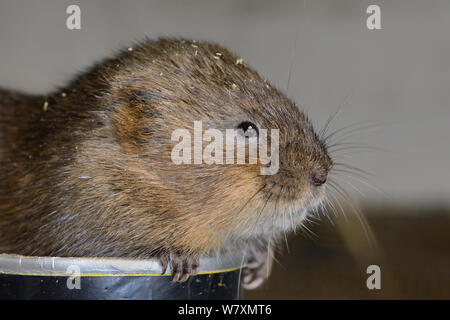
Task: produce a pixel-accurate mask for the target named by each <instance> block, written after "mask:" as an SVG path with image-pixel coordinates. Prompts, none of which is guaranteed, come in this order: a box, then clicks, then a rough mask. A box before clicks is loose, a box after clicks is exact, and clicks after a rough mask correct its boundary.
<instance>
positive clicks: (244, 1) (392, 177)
mask: <svg viewBox="0 0 450 320" xmlns="http://www.w3.org/2000/svg"><path fill="white" fill-rule="evenodd" d="M70 4H78V5H79V6H80V8H81V30H68V29H67V28H66V19H67V16H68V15H67V14H66V8H67V6H68V5H70ZM370 4H378V5H379V6H380V7H381V25H382V30H368V29H367V27H366V19H367V16H368V15H367V14H366V8H367V7H368V5H370ZM449 17H450V1H445V0H444V1H415V0H396V1H379V0H377V1H361V0H339V1H336V0H320V1H318V0H314V1H312V0H306V1H303V0H300V1H295V0H287V1H273V0H258V1H257V0H232V1H211V0H200V1H193V0H191V1H167V0H164V1H163V0H160V1H138V0H132V1H119V0H110V1H99V0H96V1H93V0H89V1H61V0H59V1H58V0H49V1H47V0H45V1H44V0H40V1H25V0H19V1H18V0H1V1H0V86H1V87H8V88H15V89H22V90H25V91H28V92H34V93H46V92H48V91H51V90H52V89H54V88H56V87H58V86H61V85H63V84H65V83H67V81H68V80H69V79H71V77H72V76H73V75H75V74H76V73H78V72H79V71H81V70H83V69H85V68H86V67H88V66H90V65H91V64H92V63H93V62H95V61H97V60H98V59H101V58H102V57H105V56H109V55H111V54H113V53H114V51H115V50H117V49H119V48H122V47H129V46H132V44H133V41H136V40H139V39H142V38H143V37H144V36H148V37H150V38H157V37H160V36H176V37H187V38H192V39H197V40H210V41H214V42H218V43H221V44H223V45H225V46H227V47H229V48H231V49H232V50H233V51H235V52H236V53H237V54H238V55H240V56H241V57H242V58H243V59H244V60H245V61H246V62H247V63H248V64H250V65H251V66H253V67H254V68H255V69H256V70H258V71H259V72H260V74H262V75H263V76H264V77H265V78H267V79H268V80H269V81H270V82H272V83H273V84H274V85H276V86H277V87H279V88H280V89H282V90H284V91H286V89H287V84H288V77H289V72H290V70H291V80H290V84H289V89H288V92H287V94H288V96H289V97H291V98H292V99H294V100H295V101H296V102H297V103H298V104H299V105H300V106H301V108H302V109H303V110H306V111H307V112H308V114H309V116H310V117H311V118H312V120H313V122H314V124H315V125H316V127H317V128H318V129H320V128H321V127H322V126H323V125H324V124H325V122H326V120H327V118H328V117H329V116H330V115H331V114H333V113H334V112H335V111H336V110H337V109H338V107H339V105H343V107H342V109H341V111H340V112H339V114H338V115H337V117H336V118H335V119H334V120H333V122H332V124H331V128H330V129H331V130H333V129H334V130H336V129H339V128H342V127H344V126H347V125H350V124H353V123H359V122H362V123H363V126H364V123H367V124H375V126H373V127H369V128H367V129H366V130H361V131H356V132H353V135H352V136H350V137H349V139H347V141H351V142H355V143H358V144H362V145H364V146H370V147H374V148H376V149H373V150H369V151H368V152H360V151H362V150H359V149H349V150H347V151H348V152H350V151H358V152H357V153H352V154H346V155H344V156H345V158H343V157H341V162H345V163H348V164H351V165H354V166H357V167H359V168H361V169H363V170H366V171H369V172H371V173H372V174H373V175H372V176H370V177H369V178H368V180H364V179H363V181H359V180H358V178H356V179H352V180H349V179H348V178H345V177H341V180H342V181H343V182H342V186H344V187H345V186H347V187H348V188H349V190H352V186H354V187H355V188H356V189H358V190H360V191H361V192H362V193H363V194H364V195H365V197H363V196H361V195H359V193H357V192H356V191H355V192H354V193H355V195H356V196H357V197H359V198H360V200H361V201H366V203H371V204H373V203H375V204H381V203H383V204H384V203H390V204H402V205H403V204H409V205H417V204H425V205H427V204H443V205H449V204H450V196H449V195H450V182H449V181H450V170H449V162H450V161H449V160H450V141H449V140H450V126H449V122H450V41H449V40H450V36H449V35H450V19H449ZM378 148H380V150H379V149H378ZM343 153H347V152H343ZM348 182H350V183H351V184H352V186H350V185H348ZM369 184H370V186H369ZM378 189H380V190H378Z"/></svg>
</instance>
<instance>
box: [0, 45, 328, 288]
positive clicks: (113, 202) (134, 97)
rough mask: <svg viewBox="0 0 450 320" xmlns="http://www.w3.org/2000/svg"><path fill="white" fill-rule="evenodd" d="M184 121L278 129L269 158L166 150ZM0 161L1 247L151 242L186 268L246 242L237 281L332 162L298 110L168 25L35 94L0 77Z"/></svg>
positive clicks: (191, 270)
mask: <svg viewBox="0 0 450 320" xmlns="http://www.w3.org/2000/svg"><path fill="white" fill-rule="evenodd" d="M194 121H202V123H203V126H204V128H216V129H219V130H225V129H227V128H237V130H242V131H243V132H244V134H245V131H247V130H250V129H252V130H256V132H258V129H260V128H268V129H278V130H279V169H278V172H277V173H276V174H274V175H261V174H260V169H261V166H263V164H261V163H256V164H249V163H246V164H222V165H220V164H210V165H208V164H204V163H203V164H195V165H194V164H181V165H178V164H175V163H174V162H173V161H171V151H172V149H173V147H174V141H172V140H171V134H172V132H174V130H176V129H179V128H182V129H186V130H189V131H192V125H193V122H194ZM0 162H1V169H0V178H1V179H0V252H10V253H18V254H24V255H39V256H110V257H132V258H148V257H154V256H158V257H159V259H160V261H161V263H162V264H163V267H164V269H165V268H166V267H167V265H168V264H170V265H171V267H172V270H173V271H174V273H175V276H174V280H179V281H185V280H186V279H187V278H188V277H189V275H191V274H195V273H196V270H197V267H198V258H199V257H200V256H201V255H203V254H206V253H209V252H211V251H221V250H225V249H227V248H236V247H244V246H245V247H249V248H251V249H250V250H248V252H249V259H250V263H249V269H248V270H247V271H246V273H247V274H248V273H250V274H251V273H252V272H253V273H254V275H255V276H254V277H251V276H250V277H247V278H248V279H249V280H248V281H247V283H248V284H249V286H251V285H250V283H252V281H253V283H255V282H254V281H255V279H256V278H260V275H261V268H263V267H264V266H263V264H264V261H265V259H260V256H264V253H266V252H267V247H268V243H269V241H276V239H277V238H278V237H279V236H280V235H281V234H283V233H284V232H287V231H289V230H291V229H292V228H295V226H297V225H299V224H300V223H301V222H302V221H303V220H304V219H305V217H306V215H307V212H308V210H309V209H311V208H314V207H315V206H317V205H318V203H320V201H321V200H322V198H323V195H324V192H325V185H326V184H325V181H326V177H327V173H328V171H329V170H330V168H331V166H332V161H331V159H330V157H329V156H328V154H327V151H326V148H325V146H324V144H323V143H322V142H321V141H320V139H319V138H318V136H317V135H316V134H315V132H314V130H313V128H312V126H311V124H310V123H309V122H308V120H307V119H306V117H305V116H304V114H303V113H302V112H301V111H300V110H299V109H298V107H297V106H296V105H295V104H294V103H293V102H292V101H290V100H289V99H288V98H286V97H285V96H284V95H283V94H282V93H280V92H279V91H278V90H277V89H275V88H274V87H273V86H271V85H270V84H268V83H267V82H266V81H264V80H263V79H262V78H261V77H260V76H259V75H258V74H257V73H256V72H255V71H253V70H252V69H250V68H249V67H248V66H247V65H246V64H245V63H243V61H242V59H239V57H237V56H235V55H234V54H232V53H231V52H229V51H228V50H227V49H225V48H223V47H221V46H218V45H215V44H211V43H206V42H194V41H188V40H171V39H162V40H158V41H145V42H143V43H141V44H139V45H138V46H136V47H133V48H129V49H125V50H124V51H122V52H121V53H120V54H118V55H117V56H116V57H111V58H108V59H105V60H104V61H102V62H100V63H98V64H96V65H95V66H94V67H93V68H92V69H91V70H89V71H87V72H86V73H83V74H81V75H80V76H79V77H77V78H76V80H74V81H73V82H72V83H70V84H69V85H68V86H67V87H65V88H63V89H61V90H59V91H58V92H55V93H53V94H51V95H48V96H31V95H26V94H23V93H18V92H11V91H6V90H2V91H0ZM260 253H261V254H260ZM265 267H266V268H267V266H265ZM258 283H259V282H258Z"/></svg>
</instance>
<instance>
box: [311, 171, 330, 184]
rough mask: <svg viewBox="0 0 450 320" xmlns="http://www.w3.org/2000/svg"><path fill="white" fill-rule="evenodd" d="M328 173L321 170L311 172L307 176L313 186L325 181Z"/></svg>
mask: <svg viewBox="0 0 450 320" xmlns="http://www.w3.org/2000/svg"><path fill="white" fill-rule="evenodd" d="M327 177H328V173H327V172H321V173H312V174H311V175H310V176H309V181H310V182H311V183H312V184H313V185H315V186H317V187H318V186H321V185H323V184H324V183H325V182H326V181H327Z"/></svg>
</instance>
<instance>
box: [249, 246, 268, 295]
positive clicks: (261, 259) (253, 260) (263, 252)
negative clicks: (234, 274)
mask: <svg viewBox="0 0 450 320" xmlns="http://www.w3.org/2000/svg"><path fill="white" fill-rule="evenodd" d="M272 254H273V253H272V251H271V250H269V249H260V248H253V250H251V255H250V257H249V259H248V262H247V265H246V267H245V268H244V269H243V270H242V271H243V278H242V280H243V287H244V289H246V290H252V289H256V288H258V287H259V286H261V285H262V284H263V283H264V281H265V280H266V279H267V278H268V277H269V275H270V272H271V270H272Z"/></svg>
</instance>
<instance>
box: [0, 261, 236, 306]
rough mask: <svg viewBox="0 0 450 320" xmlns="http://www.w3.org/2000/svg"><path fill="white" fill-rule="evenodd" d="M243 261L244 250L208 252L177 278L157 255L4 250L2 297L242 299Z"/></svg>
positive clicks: (0, 275) (0, 272)
mask: <svg viewBox="0 0 450 320" xmlns="http://www.w3.org/2000/svg"><path fill="white" fill-rule="evenodd" d="M241 263H242V253H236V254H230V255H226V256H220V257H203V258H202V259H201V260H200V270H199V274H198V275H197V276H195V277H190V278H189V279H188V281H186V282H185V283H172V282H171V280H172V276H171V275H170V274H165V275H162V274H161V267H160V265H159V263H158V261H157V260H156V259H149V260H130V259H117V258H59V257H25V256H18V255H7V254H0V299H58V300H70V299H77V300H79V299H96V300H98V299H114V300H115V299H145V300H161V299H164V300H173V299H195V300H204V299H240V298H242V288H241V287H240V284H239V277H240V266H241ZM169 271H170V270H169Z"/></svg>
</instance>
